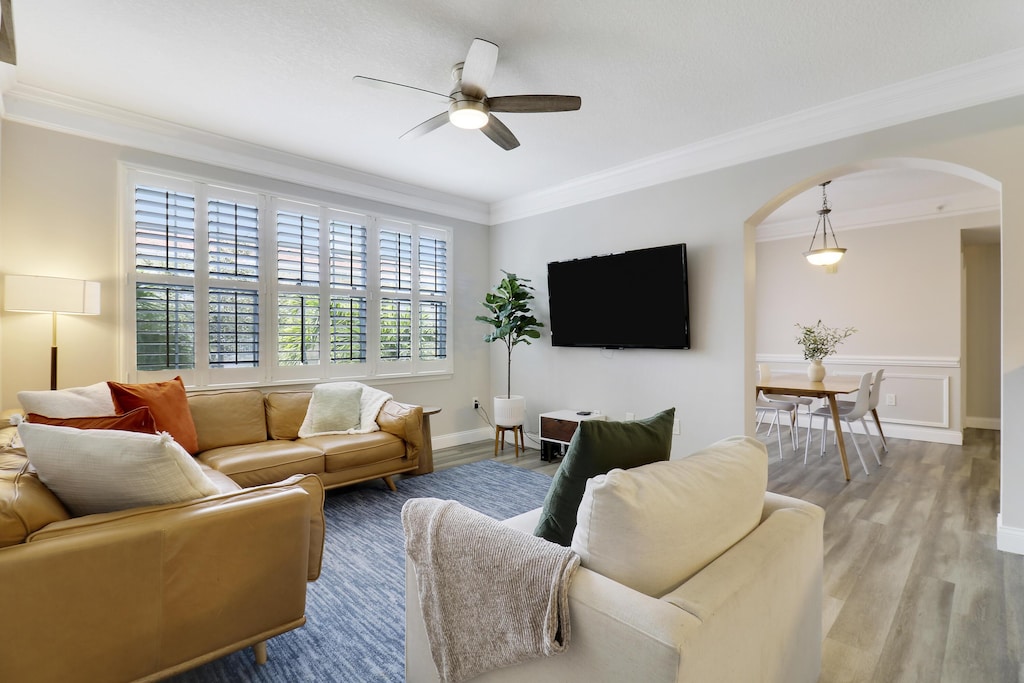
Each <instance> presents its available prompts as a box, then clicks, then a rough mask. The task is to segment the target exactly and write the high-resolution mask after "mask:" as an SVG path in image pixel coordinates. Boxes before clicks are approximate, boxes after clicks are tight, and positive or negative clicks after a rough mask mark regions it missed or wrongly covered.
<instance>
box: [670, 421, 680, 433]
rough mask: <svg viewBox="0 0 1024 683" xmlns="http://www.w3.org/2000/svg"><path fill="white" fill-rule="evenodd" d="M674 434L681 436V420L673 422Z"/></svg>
mask: <svg viewBox="0 0 1024 683" xmlns="http://www.w3.org/2000/svg"><path fill="white" fill-rule="evenodd" d="M672 433H673V434H681V432H680V431H679V420H672Z"/></svg>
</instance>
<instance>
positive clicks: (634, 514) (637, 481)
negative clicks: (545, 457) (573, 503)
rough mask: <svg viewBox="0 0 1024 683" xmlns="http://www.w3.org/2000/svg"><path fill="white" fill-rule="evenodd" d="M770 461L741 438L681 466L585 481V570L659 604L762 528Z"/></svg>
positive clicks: (580, 526)
mask: <svg viewBox="0 0 1024 683" xmlns="http://www.w3.org/2000/svg"><path fill="white" fill-rule="evenodd" d="M767 483H768V454H767V451H766V450H765V447H764V445H763V444H761V442H759V441H757V440H756V439H752V438H750V437H746V436H736V437H731V438H728V439H724V440H722V441H719V442H717V443H714V444H712V445H711V446H709V447H708V448H705V449H704V450H701V451H698V452H697V453H694V454H693V455H691V456H689V457H687V458H683V459H681V460H669V461H666V462H655V463H651V464H649V465H643V466H642V467H636V468H633V469H629V470H620V469H614V470H612V471H610V472H609V473H608V474H605V475H600V476H597V477H594V478H593V479H590V480H588V481H587V489H586V493H584V495H583V501H582V502H581V503H580V507H579V511H578V513H577V517H576V531H575V533H574V534H573V537H572V549H573V550H575V551H576V552H577V553H578V554H579V555H580V558H582V561H583V566H584V567H587V568H588V569H592V570H593V571H596V572H597V573H599V574H602V575H604V576H607V577H608V578H610V579H614V580H615V581H618V582H619V583H622V584H625V585H627V586H629V587H631V588H633V589H634V590H637V591H640V592H641V593H645V594H647V595H650V596H653V597H660V596H662V595H664V594H665V593H668V592H669V591H671V590H673V589H674V588H676V587H677V586H678V585H679V584H681V583H683V582H684V581H686V580H687V579H689V578H690V577H691V576H693V575H694V574H696V573H697V572H699V571H700V570H701V569H703V568H704V567H705V566H707V565H708V564H709V563H710V562H711V561H712V560H714V559H715V558H716V557H718V556H719V555H721V554H722V553H723V552H725V551H726V550H728V549H729V548H730V547H731V546H732V545H733V544H735V543H736V542H737V541H739V540H740V539H741V538H743V537H744V536H746V535H747V534H748V533H750V532H751V531H752V530H753V529H754V527H756V526H757V525H758V524H759V523H760V521H761V511H762V509H763V507H764V492H765V489H766V487H767Z"/></svg>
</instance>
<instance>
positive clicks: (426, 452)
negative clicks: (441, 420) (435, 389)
mask: <svg viewBox="0 0 1024 683" xmlns="http://www.w3.org/2000/svg"><path fill="white" fill-rule="evenodd" d="M440 412H441V408H440V407H439V406H423V446H422V447H421V448H420V466H419V467H417V468H416V469H415V470H413V472H412V473H413V474H430V473H431V472H433V471H434V444H433V443H432V442H431V436H430V416H431V415H437V414H438V413H440Z"/></svg>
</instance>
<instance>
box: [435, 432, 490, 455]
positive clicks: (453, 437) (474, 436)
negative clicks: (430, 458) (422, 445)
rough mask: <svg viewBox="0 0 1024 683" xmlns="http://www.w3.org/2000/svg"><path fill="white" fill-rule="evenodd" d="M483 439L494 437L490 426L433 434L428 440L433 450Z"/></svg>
mask: <svg viewBox="0 0 1024 683" xmlns="http://www.w3.org/2000/svg"><path fill="white" fill-rule="evenodd" d="M484 439H494V431H493V430H492V429H491V427H481V428H479V429H470V430H468V431H465V432H452V433H450V434H441V435H439V436H434V438H432V439H431V440H430V443H431V444H432V445H433V447H434V450H435V451H436V450H438V449H441V448H452V447H453V446H462V445H463V444H467V443H474V442H476V441H483V440H484Z"/></svg>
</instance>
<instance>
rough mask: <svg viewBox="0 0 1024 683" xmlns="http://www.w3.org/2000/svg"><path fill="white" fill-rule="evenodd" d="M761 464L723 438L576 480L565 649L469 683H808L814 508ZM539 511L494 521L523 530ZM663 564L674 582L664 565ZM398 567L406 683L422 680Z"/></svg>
mask: <svg viewBox="0 0 1024 683" xmlns="http://www.w3.org/2000/svg"><path fill="white" fill-rule="evenodd" d="M752 463H753V464H752ZM766 468H767V457H766V454H765V449H764V446H763V445H762V444H760V443H759V442H757V441H755V440H753V439H750V438H747V437H734V438H732V439H728V440H725V441H722V442H719V443H718V444H714V445H712V446H711V447H709V448H708V449H705V450H703V451H700V452H699V453H696V454H694V455H693V456H691V457H689V458H684V459H682V460H675V461H670V462H662V463H654V464H653V465H646V466H644V467H640V468H636V469H633V470H627V471H624V470H613V472H612V473H609V474H608V475H604V476H602V477H596V478H594V479H592V480H590V481H589V482H588V484H587V493H586V495H585V496H584V500H583V503H582V504H581V505H580V513H579V516H578V524H579V526H578V527H577V531H576V535H575V536H574V537H573V548H574V549H576V550H577V552H579V553H580V555H581V557H582V558H583V565H584V566H583V567H581V568H580V569H579V570H578V571H577V573H576V576H575V578H574V579H573V581H572V584H571V587H570V589H569V613H570V620H571V627H572V637H571V641H570V643H569V647H568V649H567V650H566V652H564V653H562V654H559V655H555V656H552V657H545V658H541V659H533V660H529V661H526V662H523V663H521V664H518V665H516V666H511V667H506V668H503V669H497V670H494V671H491V672H489V673H487V674H484V675H482V676H480V677H479V678H477V679H474V681H481V682H487V683H491V682H498V681H509V682H512V681H515V682H519V681H530V683H540V682H542V681H559V682H562V681H581V682H585V683H598V682H600V681H609V682H612V681H615V682H618V681H640V680H642V681H694V682H709V683H710V682H718V681H730V682H732V683H743V682H745V681H758V682H768V681H780V682H781V681H785V682H786V683H801V682H807V683H813V682H814V681H817V679H818V675H819V672H820V669H821V643H822V558H823V550H822V525H823V522H824V511H823V510H822V509H821V508H819V507H817V506H816V505H812V504H810V503H806V502H804V501H800V500H796V499H793V498H788V497H785V496H780V495H776V494H773V493H766V492H765V491H764V486H765V481H766ZM751 482H753V484H752V485H751ZM757 486H760V493H756V490H757ZM666 498H667V500H666ZM738 498H744V499H745V500H742V501H741V500H738ZM752 498H753V499H752ZM630 510H634V511H635V514H632V513H630V512H629V511H630ZM751 510H752V511H753V518H750V517H749V515H750V512H751ZM539 515H540V509H537V510H533V511H531V512H527V513H525V514H523V515H519V516H518V517H513V518H512V519H510V520H507V521H506V523H507V524H509V525H511V526H513V527H514V528H516V529H519V530H521V531H523V532H524V533H531V532H532V530H533V528H534V525H535V524H536V521H537V519H538V518H539ZM744 516H746V519H744ZM737 530H739V532H738V535H737V536H736V537H735V538H730V537H729V536H730V534H736V533H737ZM609 549H613V552H612V553H609V552H608V550H609ZM614 549H621V552H618V553H617V552H614ZM673 557H675V558H677V560H678V561H673V560H672V558H673ZM626 558H629V559H628V561H624V560H625V559H626ZM705 559H706V561H705ZM695 560H696V561H697V565H694V561H695ZM588 565H589V568H588ZM672 566H675V567H680V568H682V569H681V571H682V574H683V576H684V577H685V578H684V579H683V580H682V582H681V583H678V584H677V582H675V581H673V580H672V579H671V578H670V577H671V574H670V573H666V567H672ZM406 567H407V582H406V680H407V681H409V683H419V682H429V683H434V682H435V681H437V680H438V675H437V671H436V669H435V667H434V663H433V659H432V657H431V654H430V649H429V645H428V643H427V637H426V632H425V629H424V624H423V617H422V614H421V612H420V607H419V601H418V599H417V591H416V578H415V575H414V573H413V571H414V570H413V568H412V565H411V563H409V562H407V563H406ZM607 574H611V575H614V576H615V577H617V578H610V577H609V576H608V575H607ZM666 580H668V581H670V582H671V583H672V585H673V587H672V588H671V590H668V591H667V592H661V591H660V590H659V591H658V593H657V594H655V595H650V594H646V593H645V592H641V590H638V589H637V588H636V587H630V585H627V584H633V585H635V586H636V585H639V586H641V587H642V588H644V589H646V590H647V591H648V592H650V589H651V588H652V586H653V584H658V583H659V582H660V583H661V584H664V583H665V581H666ZM652 582H653V583H652Z"/></svg>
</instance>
